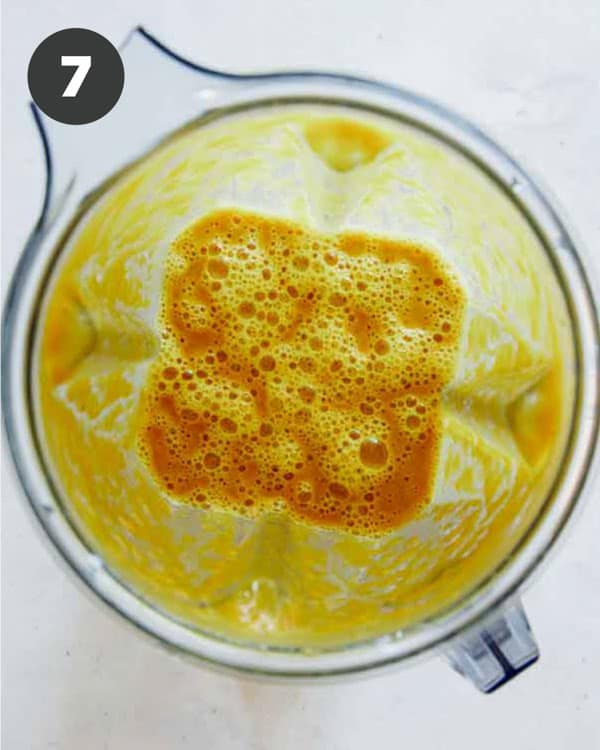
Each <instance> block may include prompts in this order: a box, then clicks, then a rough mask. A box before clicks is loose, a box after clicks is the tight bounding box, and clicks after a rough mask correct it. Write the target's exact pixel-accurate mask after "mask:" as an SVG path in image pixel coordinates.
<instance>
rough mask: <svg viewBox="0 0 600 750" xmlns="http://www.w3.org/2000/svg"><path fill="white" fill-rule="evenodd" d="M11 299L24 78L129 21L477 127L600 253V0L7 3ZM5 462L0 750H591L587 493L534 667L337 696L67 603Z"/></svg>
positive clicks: (598, 508) (595, 639) (27, 153)
mask: <svg viewBox="0 0 600 750" xmlns="http://www.w3.org/2000/svg"><path fill="white" fill-rule="evenodd" d="M3 5H4V8H3V10H4V29H3V35H4V44H3V57H4V83H3V100H4V101H3V104H4V114H3V119H4V123H3V124H4V134H3V139H4V144H3V145H4V158H3V161H4V171H3V180H4V197H3V213H4V224H3V247H2V260H3V266H4V276H5V279H4V283H6V276H7V275H8V273H9V270H10V269H11V267H12V265H13V263H14V260H15V258H16V256H17V254H18V253H19V251H20V249H21V247H22V245H23V242H24V239H25V237H26V234H27V233H28V231H29V229H30V227H31V225H32V223H33V221H34V219H35V217H36V215H37V211H38V209H39V206H40V199H41V195H42V185H43V181H42V159H41V150H40V147H39V144H38V142H37V135H36V133H35V131H34V129H33V126H32V123H31V121H30V118H29V114H28V112H27V110H26V106H25V104H26V101H27V99H28V93H27V90H26V69H27V63H28V61H29V57H30V55H31V53H32V52H33V50H34V49H35V47H36V46H37V44H38V43H39V42H40V41H41V40H42V39H43V38H44V37H45V36H47V35H48V34H50V33H52V32H54V31H57V30H58V29H61V28H65V27H70V26H85V27H88V28H92V29H95V30H96V31H99V32H100V33H103V34H105V35H106V36H108V37H109V38H110V39H111V40H112V41H113V42H115V43H120V42H121V40H122V39H123V38H124V36H125V35H126V33H127V31H128V30H129V29H130V27H132V26H133V25H135V24H136V23H138V22H143V24H144V25H145V26H146V27H147V28H148V29H149V30H150V31H152V32H153V33H155V34H156V35H157V36H159V38H161V39H163V40H164V41H165V42H166V43H168V44H170V45H171V46H173V47H174V48H176V49H178V50H179V51H180V52H181V53H182V54H184V55H187V56H189V57H191V58H193V59H196V60H197V61H199V62H203V63H204V64H206V65H209V66H211V65H212V66H215V67H217V68H222V69H226V70H236V71H247V70H259V69H261V68H269V69H271V68H277V67H281V68H293V67H300V68H307V67H310V68H329V69H339V70H346V71H355V72H356V71H358V72H363V73H367V74H369V75H371V76H377V77H380V78H383V79H387V80H389V81H392V82H395V83H398V84H401V85H403V86H406V87H408V88H413V89H415V90H418V91H420V92H421V93H425V94H428V95H430V96H432V97H435V98H437V99H439V100H441V101H443V102H444V103H446V104H448V105H450V106H451V107H453V108H455V109H457V110H459V111H462V112H463V113H464V114H466V115H467V116H469V117H471V118H473V119H475V120H476V121H478V122H479V123H480V124H482V125H483V126H484V127H485V128H486V129H487V130H488V131H490V132H491V133H492V134H493V135H496V137H497V138H498V139H499V140H500V141H501V142H503V143H504V145H506V146H507V147H508V148H509V149H511V150H512V151H513V152H516V154H517V155H520V156H524V157H525V159H526V163H527V164H529V165H530V166H532V167H533V169H534V170H535V171H537V173H538V174H540V175H541V176H542V177H543V178H544V179H545V181H546V183H547V184H548V185H549V186H550V187H551V188H552V190H553V191H554V193H555V194H556V195H558V196H559V198H560V200H561V203H562V204H563V206H564V208H565V209H566V211H567V214H568V215H569V216H570V217H571V219H572V222H573V224H574V226H575V227H576V228H577V230H578V233H579V235H580V236H581V237H582V238H583V240H584V243H585V244H587V246H588V248H589V250H590V253H591V254H593V253H599V252H600V209H599V196H600V3H599V2H598V0H554V2H550V1H549V0H548V1H547V2H541V1H534V0H528V1H527V2H525V1H524V0H501V2H484V1H483V0H472V1H471V2H467V1H466V0H461V1H457V2H450V1H448V2H445V1H444V0H438V1H436V2H433V1H432V0H367V1H366V2H350V0H345V1H343V0H342V1H340V2H333V1H325V0H310V1H309V0H305V1H302V0H296V1H295V2H294V1H292V0H286V1H282V0H277V1H273V2H259V1H256V2H243V1H242V0H240V2H226V1H225V0H216V1H213V0H210V1H209V0H169V2H158V1H155V2H150V0H135V2H134V1H133V0H128V1H127V2H123V0H101V2H93V3H92V2H82V0H54V1H53V2H50V1H49V0H4V3H3ZM11 474H12V471H11V467H10V466H9V465H8V463H7V461H6V459H5V472H4V479H3V483H2V490H3V498H2V513H3V545H2V563H3V565H2V587H3V612H2V617H3V623H2V624H3V629H2V646H3V684H2V688H3V689H2V714H3V716H2V718H3V725H2V739H3V743H2V747H3V748H6V750H21V749H24V750H38V749H39V750H41V748H60V749H61V750H103V749H108V750H138V748H139V750H142V748H143V750H155V749H157V750H158V749H160V750H163V749H170V748H177V749H178V748H206V749H210V750H233V749H235V750H238V749H240V750H241V749H242V748H243V749H244V750H246V748H248V750H266V749H268V750H271V748H277V750H312V749H313V748H327V750H329V749H331V750H358V749H359V748H360V749H362V748H371V747H372V748H375V747H377V748H378V749H379V748H381V750H384V749H386V748H390V749H391V748H394V749H395V748H399V747H409V748H411V750H419V749H420V748H426V749H427V750H438V749H441V750H445V749H446V748H452V749H453V748H466V750H469V749H470V748H478V749H479V748H490V750H496V749H498V750H505V748H517V749H518V750H521V749H523V750H525V749H529V748H532V749H533V748H536V749H537V748H544V749H545V750H554V749H556V750H563V749H564V748H573V749H574V750H575V748H576V749H577V750H588V749H589V750H593V749H595V748H598V747H600V550H599V547H600V545H599V540H600V499H599V497H598V492H597V491H596V492H595V493H594V494H595V497H591V498H590V501H589V502H588V505H587V507H586V509H585V511H584V513H583V514H582V515H580V517H579V519H578V523H577V524H576V526H575V528H574V529H573V530H572V532H571V534H570V535H569V537H568V539H567V540H566V544H564V545H562V547H561V549H560V550H559V551H558V553H557V554H556V555H555V556H554V559H553V560H552V562H551V564H550V566H549V568H548V569H547V571H546V572H545V574H544V575H543V576H542V578H541V579H538V581H537V582H536V583H535V585H534V587H533V588H532V589H531V590H530V591H529V592H527V593H526V595H525V597H524V599H525V604H526V607H527V610H528V613H529V616H530V619H531V621H532V623H533V626H534V628H535V631H536V634H537V638H538V641H539V643H540V644H541V649H542V659H541V661H540V662H539V663H538V664H537V665H536V666H535V667H533V668H532V669H530V670H529V671H527V672H526V673H524V674H523V675H521V676H520V677H519V678H518V679H517V680H515V681H514V682H513V683H512V684H510V686H508V687H506V688H504V689H503V690H501V691H500V692H498V693H496V694H494V695H493V696H490V697H485V696H482V695H479V694H477V693H476V692H475V690H474V689H473V688H472V687H471V686H470V685H469V684H467V683H466V682H465V681H462V680H461V679H460V678H459V677H458V676H457V675H455V674H454V673H453V672H451V671H450V670H449V669H448V668H447V667H446V665H445V664H444V663H443V662H442V661H441V660H438V659H436V658H433V659H430V660H429V661H427V662H425V663H423V664H420V665H418V666H416V667H412V668H410V669H407V670H401V671H396V672H393V673H391V674H389V673H388V674H386V675H385V676H379V677H374V678H373V677H370V678H368V679H363V680H360V681H355V682H351V683H345V684H338V685H334V686H306V685H303V686H296V685H284V686H282V685H274V684H264V683H263V684H260V683H258V684H257V683H253V682H249V681H247V680H241V679H237V678H234V677H228V676H220V675H215V674H213V673H210V672H207V671H204V670H203V669H200V668H197V667H194V666H192V665H189V664H185V663H181V662H180V661H178V660H176V659H175V658H174V657H171V656H169V655H167V654H166V653H163V652H162V651H160V650H159V649H158V648H157V647H156V646H154V645H153V644H152V643H150V642H149V641H147V640H144V639H143V638H142V637H141V636H139V635H138V634H137V633H135V632H134V631H133V630H132V629H129V628H127V627H126V626H125V625H124V624H123V623H122V622H120V621H119V620H117V619H116V618H115V617H113V616H112V615H111V614H110V613H109V612H108V611H106V610H105V609H103V608H101V607H100V605H98V604H96V603H95V602H94V601H92V600H90V599H89V598H87V597H84V595H83V594H82V592H81V590H80V589H79V588H76V587H75V586H74V584H73V581H72V579H71V578H70V577H69V576H68V575H67V573H66V572H65V571H64V570H63V569H61V568H59V567H58V566H57V565H56V563H55V560H54V559H53V557H52V556H51V555H50V553H49V551H48V548H47V546H46V545H44V544H43V542H42V539H41V536H40V534H39V533H37V529H35V528H34V525H33V521H32V520H31V518H30V517H29V516H28V513H27V512H26V510H25V507H24V503H23V501H22V498H21V497H20V495H19V491H18V489H17V487H16V484H15V482H14V479H13V477H12V476H11Z"/></svg>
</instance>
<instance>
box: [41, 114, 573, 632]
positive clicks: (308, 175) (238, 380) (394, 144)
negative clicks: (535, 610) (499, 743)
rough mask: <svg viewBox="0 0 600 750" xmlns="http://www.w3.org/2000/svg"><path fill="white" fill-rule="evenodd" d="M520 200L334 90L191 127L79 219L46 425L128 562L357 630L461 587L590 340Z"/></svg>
mask: <svg viewBox="0 0 600 750" xmlns="http://www.w3.org/2000/svg"><path fill="white" fill-rule="evenodd" d="M567 320H568V319H567V314H566V309H565V305H564V302H563V299H562V296H561V292H560V289H559V287H558V284H557V282H556V280H555V278H554V276H553V272H552V269H551V267H550V265H549V263H548V261H547V259H546V257H545V254H544V250H543V248H542V246H541V244H540V242H539V240H538V238H537V237H536V235H535V234H534V232H533V231H532V229H531V228H530V227H529V226H528V224H527V223H526V221H525V219H524V218H523V217H522V215H521V214H520V213H519V211H518V210H517V208H516V206H515V205H514V204H513V203H512V202H511V201H510V199H509V198H508V197H507V196H505V195H504V194H503V193H502V192H501V190H500V189H499V188H498V187H497V186H496V185H495V184H494V183H492V182H491V180H490V179H489V178H488V177H486V176H485V175H484V174H483V173H482V172H480V171H479V170H478V169H477V168H476V167H475V166H474V165H473V164H472V163H470V162H469V161H468V160H467V159H466V158H465V157H463V156H462V155H461V154H459V153H458V152H456V151H454V150H453V149H451V148H450V147H449V146H447V145H445V144H443V143H441V142H440V141H437V140H436V139H435V138H434V137H433V136H429V135H426V134H423V133H421V132H419V131H417V130H415V129H413V128H411V127H409V126H408V125H403V124H400V123H396V122H393V121H391V120H388V119H386V118H384V117H380V116H375V115H366V114H360V115H359V114H358V113H357V112H355V111H351V110H344V109H342V108H334V107H325V106H321V107H310V108H309V107H308V106H305V107H292V106H289V107H283V106H282V107H279V108H270V109H267V108H263V109H256V110H255V111H251V112H248V113H246V114H242V115H236V116H230V117H223V118H220V119H216V120H214V121H212V122H211V123H209V124H205V125H203V126H202V125H200V126H198V127H196V128H195V129H193V130H189V131H188V132H186V133H184V134H182V135H180V136H178V137H176V138H174V139H172V140H171V141H170V142H168V143H167V144H165V145H163V146H162V147H160V148H159V149H157V150H156V151H155V152H154V153H152V154H151V155H150V156H148V157H147V158H145V159H144V160H142V161H141V162H140V163H138V164H137V165H136V166H134V167H133V168H132V169H130V170H129V171H127V172H126V173H125V174H124V175H123V176H122V177H120V178H119V179H118V180H117V181H116V182H115V183H114V184H113V185H112V186H111V187H110V188H109V189H108V190H107V191H106V192H105V193H104V194H103V195H102V196H101V197H100V199H99V200H98V201H97V202H96V203H95V204H94V205H93V206H91V207H90V208H89V209H88V210H87V212H86V213H85V215H84V216H83V217H82V218H81V220H80V221H79V223H78V224H77V226H76V228H75V229H74V231H73V232H72V233H71V235H70V236H69V237H68V238H67V239H66V241H65V246H64V248H63V249H62V251H61V254H60V260H59V262H58V264H57V267H56V269H55V270H54V273H53V276H52V279H51V282H50V284H49V287H48V290H47V294H46V299H45V302H44V306H43V309H42V316H41V322H40V326H39V329H40V333H39V335H38V341H37V353H36V359H35V362H36V373H37V375H36V390H37V393H36V403H37V420H38V423H39V427H40V432H41V434H42V436H43V442H44V452H45V456H46V460H47V462H48V465H49V468H50V470H51V472H52V474H53V476H54V478H55V481H56V483H57V485H58V486H59V488H60V490H61V492H62V494H63V497H64V502H65V505H66V507H67V509H68V511H69V513H70V515H71V516H72V518H73V519H74V521H75V523H76V525H77V527H78V528H79V530H80V531H81V533H82V534H83V536H84V537H85V538H86V540H87V541H88V543H89V544H90V545H91V546H92V547H93V548H94V549H96V550H97V552H98V554H99V555H100V556H101V557H102V558H103V559H104V560H105V561H106V563H107V565H108V566H109V567H110V569H111V570H112V571H113V572H114V573H115V574H116V575H117V576H118V577H119V578H121V580H123V581H124V582H126V583H127V584H128V585H130V586H131V587H132V588H134V589H135V590H136V591H137V592H139V593H140V594H141V595H142V596H143V597H145V598H146V599H147V600H149V601H150V602H152V603H153V604H155V605H156V606H158V607H160V608H161V609H163V610H165V611H167V612H169V613H171V614H172V615H173V616H174V617H176V618H178V619H181V620H183V621H185V622H188V623H191V624H192V625H195V626H198V627H201V628H203V629H206V630H208V631H211V632H214V633H217V634H219V635H224V636H229V637H234V638H239V639H243V640H246V641H253V642H256V641H260V642H265V643H283V644H290V645H311V644H327V643H329V644H339V643H344V642H348V641H350V640H355V639H360V638H363V637H366V636H369V635H374V634H379V633H384V632H388V631H390V630H392V629H396V628H399V627H404V626H406V625H408V624H411V623H414V622H416V621H418V620H419V619H422V618H423V617H426V616H428V615H430V614H432V613H434V612H435V611H437V610H439V609H440V608H442V607H445V606H449V605H451V604H452V603H453V602H455V601H456V600H457V599H458V598H459V597H460V596H461V595H463V594H464V593H465V592H467V591H468V590H469V588H471V587H473V586H474V585H475V584H476V583H477V581H478V580H480V579H481V578H482V577H484V576H485V575H487V574H489V573H490V571H491V570H492V569H493V568H494V566H495V565H497V564H498V562H499V561H500V560H501V559H502V557H503V556H504V555H505V554H507V552H508V551H509V550H510V549H511V548H512V547H513V546H514V544H515V542H516V540H517V539H518V538H519V536H520V534H522V532H523V530H524V529H525V528H526V526H527V524H528V523H529V522H530V521H531V519H532V518H533V517H534V515H535V513H536V511H537V510H538V509H539V508H540V506H541V504H542V502H543V500H544V498H545V495H546V493H547V491H548V488H549V486H550V484H551V482H552V479H553V477H554V474H555V472H556V470H557V465H558V463H559V461H560V457H561V453H562V449H563V446H564V443H565V438H566V432H567V429H568V424H569V419H570V412H571V407H572V403H571V402H572V395H571V394H572V382H571V378H572V356H573V355H572V351H571V345H570V341H569V339H568V330H569V327H568V323H567Z"/></svg>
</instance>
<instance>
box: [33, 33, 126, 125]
mask: <svg viewBox="0 0 600 750" xmlns="http://www.w3.org/2000/svg"><path fill="white" fill-rule="evenodd" d="M124 80H125V72H124V70H123V62H122V60H121V56H120V55H119V53H118V52H117V50H116V48H115V47H113V45H112V44H111V43H110V42H109V41H108V39H105V38H104V37H103V36H102V35H101V34H97V33H96V32H95V31H90V30H89V29H63V30H62V31H57V32H56V33H55V34H51V35H50V36H49V37H47V38H46V39H44V41H43V42H42V43H41V44H40V45H39V47H38V48H37V49H36V51H35V52H34V53H33V55H32V57H31V60H30V62H29V69H28V71H27V81H28V83H29V91H30V92H31V96H32V97H33V101H34V102H35V103H36V104H37V105H38V107H39V108H40V109H41V110H42V111H43V112H45V113H46V114H47V115H48V117H52V119H53V120H58V121H59V122H64V123H67V124H69V125H83V124H85V123H88V122H94V120H99V119H100V118H101V117H104V115H105V114H106V113H107V112H110V110H111V109H112V108H113V107H114V106H115V104H116V103H117V102H118V100H119V97H120V96H121V92H122V91H123V83H124Z"/></svg>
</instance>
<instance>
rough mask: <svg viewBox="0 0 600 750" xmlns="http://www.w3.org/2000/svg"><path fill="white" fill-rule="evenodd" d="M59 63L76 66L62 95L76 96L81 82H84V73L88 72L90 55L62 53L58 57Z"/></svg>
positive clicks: (90, 64) (90, 62) (90, 63)
mask: <svg viewBox="0 0 600 750" xmlns="http://www.w3.org/2000/svg"><path fill="white" fill-rule="evenodd" d="M60 64H61V65H62V66H63V67H71V66H73V67H74V68H77V70H76V71H75V72H74V73H73V78H71V80H70V81H69V83H68V84H67V88H66V89H65V91H64V93H63V96H77V92H78V91H79V89H80V88H81V84H82V83H83V82H84V80H85V77H86V75H87V74H88V73H89V72H90V68H91V67H92V58H91V56H90V55H62V57H61V58H60Z"/></svg>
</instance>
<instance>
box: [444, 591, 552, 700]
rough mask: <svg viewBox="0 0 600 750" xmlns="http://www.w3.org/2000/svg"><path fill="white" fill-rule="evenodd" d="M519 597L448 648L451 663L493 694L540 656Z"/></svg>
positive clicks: (483, 689) (464, 675)
mask: <svg viewBox="0 0 600 750" xmlns="http://www.w3.org/2000/svg"><path fill="white" fill-rule="evenodd" d="M539 655H540V653H539V649H538V646H537V643H536V641H535V638H534V637H533V633H532V632H531V628H530V627H529V622H528V621H527V617H526V616H525V612H524V610H523V607H522V605H521V602H520V601H519V600H516V601H512V602H511V603H510V604H509V605H508V606H506V607H505V608H504V609H502V610H501V611H499V612H496V613H495V614H493V615H492V616H491V617H490V618H489V619H487V620H485V621H484V622H483V623H479V624H478V625H476V626H474V627H472V628H471V629H470V630H468V631H467V632H466V633H463V634H461V635H460V636H458V637H457V638H456V639H455V640H454V641H453V642H452V643H451V644H450V646H449V647H447V648H446V657H447V658H448V660H449V662H450V666H451V667H452V668H453V669H455V670H456V671H457V672H458V673H459V674H461V675H462V676H463V677H466V678H467V679H469V680H471V682H472V683H473V684H474V685H475V687H477V688H478V689H479V690H481V692H483V693H491V692H493V691H494V690H497V689H498V688H499V687H501V686H502V685H504V684H505V683H506V682H508V681H509V680H512V678H513V677H516V675H518V674H519V673H520V672H522V671H523V670H524V669H527V667H529V666H531V665H532V664H534V663H535V662H536V661H537V660H538V658H539Z"/></svg>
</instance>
